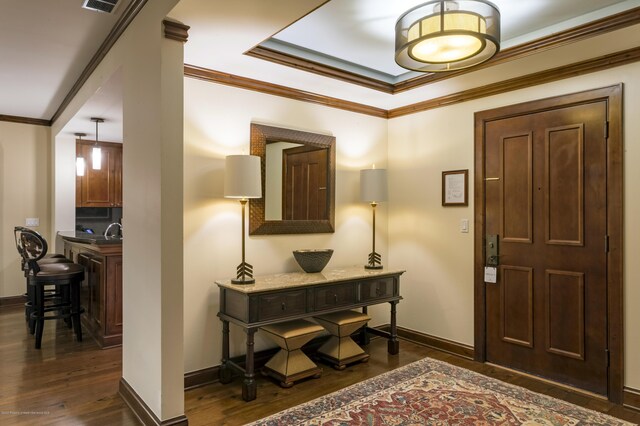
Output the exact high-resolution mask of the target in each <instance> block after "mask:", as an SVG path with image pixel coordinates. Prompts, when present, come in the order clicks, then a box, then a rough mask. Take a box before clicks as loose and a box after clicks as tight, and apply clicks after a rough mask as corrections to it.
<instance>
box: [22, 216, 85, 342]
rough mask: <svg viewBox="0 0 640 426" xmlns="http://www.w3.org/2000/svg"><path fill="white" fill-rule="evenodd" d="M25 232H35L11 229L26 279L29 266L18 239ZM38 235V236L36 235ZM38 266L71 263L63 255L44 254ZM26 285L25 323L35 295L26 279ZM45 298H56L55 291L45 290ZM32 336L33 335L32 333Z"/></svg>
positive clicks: (23, 228) (27, 229)
mask: <svg viewBox="0 0 640 426" xmlns="http://www.w3.org/2000/svg"><path fill="white" fill-rule="evenodd" d="M25 230H26V231H27V232H36V231H33V230H31V229H29V228H25V227H23V226H16V227H14V229H13V233H14V238H15V242H16V249H17V250H18V254H19V255H20V260H21V262H20V263H21V265H20V267H21V269H22V271H23V273H24V276H25V278H27V277H28V275H29V265H28V263H27V262H26V261H25V257H24V256H23V252H24V247H23V243H22V239H21V238H20V235H21V233H22V232H23V231H25ZM38 235H40V234H38ZM40 237H41V238H42V236H41V235H40ZM42 240H43V241H44V245H45V247H44V251H45V252H46V251H47V250H48V245H47V241H46V240H45V239H44V238H42ZM37 262H38V265H45V264H51V263H73V262H72V261H71V260H69V259H67V258H66V257H64V255H63V254H59V253H46V254H45V255H44V256H43V257H42V258H41V259H40V260H38V261H37ZM26 281H27V285H26V290H27V291H26V293H25V294H24V295H25V296H26V297H27V301H26V302H25V304H24V316H25V320H26V321H30V319H31V313H32V312H33V308H32V307H33V305H34V301H35V294H34V293H33V291H32V288H33V287H32V286H30V285H29V280H28V279H27V280H26ZM45 297H46V298H52V297H57V289H56V288H54V289H47V290H46V292H45ZM69 326H71V322H69ZM29 328H30V329H33V325H32V324H29ZM32 334H33V333H32Z"/></svg>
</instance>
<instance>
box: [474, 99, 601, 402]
mask: <svg viewBox="0 0 640 426" xmlns="http://www.w3.org/2000/svg"><path fill="white" fill-rule="evenodd" d="M606 120H607V105H606V102H605V101H601V102H593V103H587V104H581V105H575V106H569V107H564V108H556V109H551V110H545V111H543V112H538V113H532V114H528V115H519V116H515V117H510V118H504V119H499V120H495V121H489V122H487V123H486V127H485V153H484V155H485V164H484V166H485V173H486V176H487V178H491V177H498V179H491V180H487V181H486V183H485V200H484V202H485V229H486V233H487V234H498V235H499V248H500V253H499V254H500V256H499V261H500V264H501V265H502V266H499V269H498V282H497V283H495V284H491V283H486V284H485V312H486V359H487V361H489V362H492V363H496V364H499V365H504V366H507V367H510V368H515V369H518V370H523V371H526V372H528V373H532V374H535V375H539V376H543V377H547V378H551V379H554V380H557V381H560V382H564V383H567V384H570V385H574V386H577V387H581V388H584V389H587V390H589V391H592V392H596V393H600V394H606V393H607V374H608V364H607V333H606V330H607V306H606V304H607V275H606V273H607V263H606V262H607V254H606V251H605V244H604V242H605V236H606V232H607V227H606V223H607V222H606V220H607V217H606V211H607V203H606V197H607V192H606V171H607V170H606V164H607V157H606V154H607V144H606V139H605V126H606ZM507 265H509V266H507Z"/></svg>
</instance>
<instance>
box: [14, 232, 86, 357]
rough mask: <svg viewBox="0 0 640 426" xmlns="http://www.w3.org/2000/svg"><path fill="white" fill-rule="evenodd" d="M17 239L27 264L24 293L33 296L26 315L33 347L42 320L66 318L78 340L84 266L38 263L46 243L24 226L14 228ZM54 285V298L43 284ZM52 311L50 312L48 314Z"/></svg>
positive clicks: (37, 338)
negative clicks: (29, 312) (25, 291)
mask: <svg viewBox="0 0 640 426" xmlns="http://www.w3.org/2000/svg"><path fill="white" fill-rule="evenodd" d="M16 238H19V239H20V244H21V247H22V253H21V254H22V258H23V260H24V262H25V263H26V265H27V267H28V273H27V285H28V287H30V289H29V291H28V293H30V294H33V295H34V299H33V306H32V307H31V309H32V312H31V314H30V316H29V319H30V321H29V326H30V331H31V333H32V334H33V333H35V337H36V343H35V347H36V349H40V347H41V345H42V333H43V330H44V322H45V321H46V320H51V319H60V318H62V319H65V320H70V321H71V323H72V325H73V328H74V332H75V335H76V339H77V340H78V341H79V342H81V341H82V326H81V324H80V314H81V313H82V312H83V311H84V310H83V309H82V307H81V306H80V284H81V283H82V280H83V279H84V267H83V266H81V265H78V264H76V263H49V264H39V263H38V261H40V260H41V259H42V258H43V257H44V256H45V255H46V253H47V243H46V241H45V240H44V238H42V236H41V235H40V234H38V233H37V232H35V231H33V230H30V229H28V228H24V229H20V230H18V231H16ZM51 285H53V286H55V288H56V289H57V291H56V296H55V297H49V298H48V297H46V293H47V286H51ZM50 313H53V314H50Z"/></svg>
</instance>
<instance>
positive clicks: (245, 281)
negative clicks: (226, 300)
mask: <svg viewBox="0 0 640 426" xmlns="http://www.w3.org/2000/svg"><path fill="white" fill-rule="evenodd" d="M255 282H256V280H255V279H254V278H234V279H232V280H231V284H254V283H255Z"/></svg>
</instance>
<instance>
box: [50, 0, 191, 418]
mask: <svg viewBox="0 0 640 426" xmlns="http://www.w3.org/2000/svg"><path fill="white" fill-rule="evenodd" d="M177 2H178V0H157V1H153V2H148V3H147V4H146V5H145V7H144V8H143V9H142V10H141V12H140V13H139V14H138V15H137V16H136V19H135V20H134V21H133V22H132V23H131V24H130V25H129V27H128V28H127V30H126V31H125V33H124V34H123V35H122V36H121V37H120V39H119V40H118V41H117V42H116V44H115V45H114V46H113V48H112V49H111V50H110V51H109V53H108V54H107V55H106V56H105V58H104V59H103V60H102V62H101V63H100V65H99V66H98V68H97V69H96V70H95V71H94V73H93V74H92V75H91V77H90V78H89V79H88V81H87V82H86V83H85V84H84V85H83V87H82V89H81V90H80V92H79V93H78V94H77V95H76V97H75V98H74V99H73V100H72V102H71V103H70V105H69V106H68V107H67V108H66V109H65V111H64V112H63V114H62V115H61V117H60V118H59V119H58V120H57V121H56V122H55V123H54V124H53V128H52V134H53V138H55V137H56V136H57V135H58V133H59V132H60V131H61V130H62V129H63V128H64V126H65V125H66V124H67V123H68V121H69V120H70V119H71V118H72V117H73V116H74V115H76V114H77V113H78V111H79V110H80V109H81V108H82V106H83V105H84V103H85V102H86V101H87V100H88V99H89V98H90V97H91V96H92V95H93V94H94V93H96V91H97V90H98V89H99V88H100V87H102V86H104V85H105V84H106V83H107V82H108V81H109V79H110V78H111V76H113V75H114V73H116V72H122V78H123V93H122V96H123V139H124V141H125V143H126V144H127V149H125V150H124V158H123V205H124V208H123V214H124V218H125V229H124V241H123V322H124V332H123V360H122V362H123V367H122V369H123V377H124V379H125V380H126V381H127V382H128V383H129V384H130V385H131V386H132V387H133V389H134V391H135V392H136V393H137V394H138V395H139V396H140V397H141V398H142V399H143V401H144V402H145V403H146V404H147V406H149V407H150V409H151V410H152V411H153V413H154V414H155V415H156V416H157V417H158V418H159V419H160V420H168V419H171V418H174V417H177V416H180V415H182V414H183V413H184V370H183V359H182V358H183V352H182V348H183V345H182V333H183V324H182V321H183V315H182V309H183V303H182V289H183V284H182V264H183V254H182V248H183V244H182V237H183V232H182V209H181V208H180V205H181V201H182V188H183V185H182V175H183V173H182V167H183V164H184V163H183V159H182V152H183V151H182V149H183V144H182V136H183V131H182V125H183V122H184V120H183V117H182V110H183V108H182V100H183V93H182V82H183V45H182V43H180V42H178V41H173V40H168V39H166V38H164V37H163V27H162V20H163V19H164V18H165V17H166V15H167V13H168V12H169V11H170V10H171V8H172V7H173V6H175V4H176V3H177ZM53 138H52V139H53ZM52 145H54V146H55V141H52ZM59 155H60V156H67V157H68V158H67V161H66V166H65V161H64V159H62V158H59V157H58V156H59ZM54 164H55V166H56V167H73V164H74V159H73V157H70V156H69V152H68V150H64V149H63V150H60V151H58V150H56V157H55V160H54ZM54 173H55V176H56V177H57V178H58V177H60V176H61V174H60V173H58V171H54ZM56 184H57V182H56ZM69 184H71V183H70V182H69ZM71 185H73V184H71ZM55 197H56V201H57V202H64V201H61V200H64V198H61V197H63V195H62V194H56V195H55ZM55 211H56V213H60V212H63V214H64V212H65V211H68V210H64V209H62V208H61V209H57V208H56V210H55ZM54 220H55V222H54V223H56V226H58V225H59V224H61V225H60V226H61V227H64V226H66V223H67V222H68V218H64V217H55V218H54ZM56 229H60V228H56ZM62 229H64V228H62Z"/></svg>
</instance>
